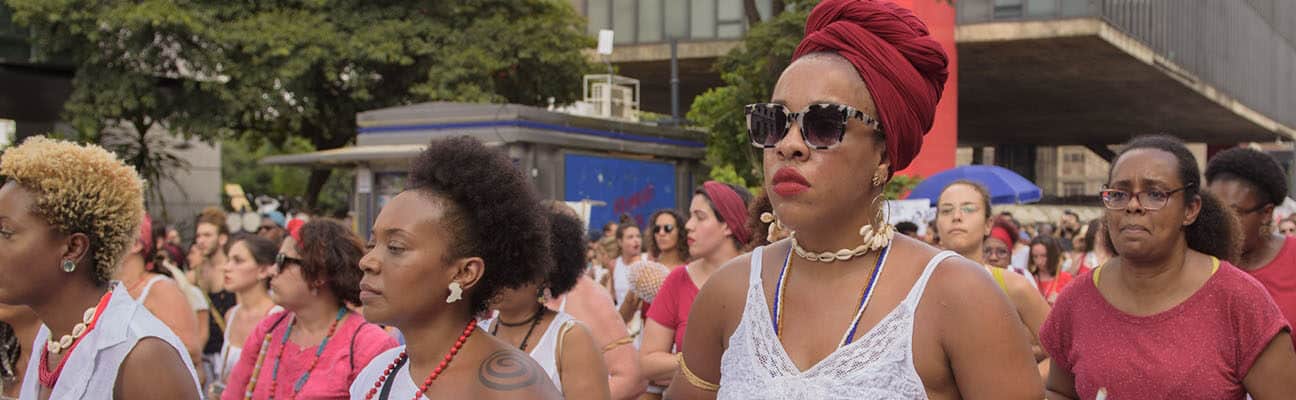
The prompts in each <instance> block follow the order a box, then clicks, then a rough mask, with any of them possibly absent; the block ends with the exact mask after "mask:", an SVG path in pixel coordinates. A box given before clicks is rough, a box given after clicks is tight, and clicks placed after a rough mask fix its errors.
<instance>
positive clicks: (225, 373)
mask: <svg viewBox="0 0 1296 400" xmlns="http://www.w3.org/2000/svg"><path fill="white" fill-rule="evenodd" d="M238 310H239V306H238V305H235V306H234V307H230V309H229V311H226V312H225V320H226V321H230V322H233V321H234V316H235V315H238ZM280 311H283V307H280V306H274V307H270V310H269V311H267V312H266V314H265V315H270V314H274V313H277V312H280ZM248 332H249V333H251V332H252V331H248ZM229 335H230V329H226V330H225V333H224V337H225V341H224V343H222V344H221V352H220V354H221V363H220V364H217V365H215V367H216V376H218V377H220V380H221V383H224V382H225V379H227V378H229V373H230V371H233V370H234V365H235V364H238V360H239V357H241V356H243V342H244V341H246V340H247V338H238V339H237V340H230V336H229ZM231 344H238V346H239V347H234V346H231Z"/></svg>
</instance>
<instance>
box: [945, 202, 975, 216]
mask: <svg viewBox="0 0 1296 400" xmlns="http://www.w3.org/2000/svg"><path fill="white" fill-rule="evenodd" d="M955 209H957V210H959V211H962V212H963V215H972V214H976V213H978V212H981V207H977V206H974V205H971V204H964V205H962V206H960V207H958V208H955V207H954V206H943V207H940V208H938V209H937V210H936V212H938V213H940V215H941V216H946V217H948V216H951V215H954V210H955Z"/></svg>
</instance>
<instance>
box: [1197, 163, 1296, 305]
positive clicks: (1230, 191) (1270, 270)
mask: <svg viewBox="0 0 1296 400" xmlns="http://www.w3.org/2000/svg"><path fill="white" fill-rule="evenodd" d="M1206 182H1207V185H1208V186H1207V187H1208V189H1209V190H1210V192H1211V194H1214V195H1215V196H1216V197H1219V199H1220V201H1221V202H1222V203H1224V204H1225V205H1226V206H1228V207H1231V208H1232V209H1233V212H1234V214H1236V215H1237V218H1238V226H1239V228H1240V229H1241V230H1242V248H1241V251H1240V252H1239V253H1238V255H1237V256H1236V257H1234V258H1233V259H1230V260H1229V262H1231V263H1233V265H1236V266H1237V267H1238V268H1241V269H1242V270H1243V271H1246V272H1247V273H1249V274H1251V276H1252V277H1255V278H1256V280H1258V281H1260V284H1262V285H1264V287H1265V289H1266V290H1268V291H1269V296H1271V297H1273V299H1274V302H1276V303H1278V309H1280V310H1282V312H1283V315H1284V316H1286V317H1287V321H1288V322H1290V321H1296V238H1293V237H1290V236H1285V235H1283V234H1280V233H1278V232H1276V229H1274V228H1275V227H1274V225H1275V224H1274V218H1273V212H1274V208H1275V207H1277V206H1279V205H1281V204H1282V202H1283V200H1285V199H1286V198H1287V174H1286V172H1284V171H1283V169H1282V166H1281V165H1279V164H1278V160H1275V159H1274V158H1273V156H1270V155H1269V154H1266V153H1264V152H1261V151H1257V150H1252V149H1248V148H1235V149H1230V150H1225V151H1223V152H1220V153H1219V154H1216V155H1215V158H1213V159H1211V161H1210V164H1208V165H1207V166H1206Z"/></svg>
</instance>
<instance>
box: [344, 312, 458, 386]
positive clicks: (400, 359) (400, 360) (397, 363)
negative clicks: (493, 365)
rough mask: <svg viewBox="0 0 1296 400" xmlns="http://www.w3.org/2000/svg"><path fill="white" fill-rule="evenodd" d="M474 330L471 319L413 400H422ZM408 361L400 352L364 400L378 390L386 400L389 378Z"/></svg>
mask: <svg viewBox="0 0 1296 400" xmlns="http://www.w3.org/2000/svg"><path fill="white" fill-rule="evenodd" d="M476 329H477V319H476V318H473V319H472V320H469V321H468V325H467V326H465V327H464V331H463V334H462V335H459V340H457V341H455V344H454V346H452V347H450V352H449V353H447V354H446V356H445V359H444V360H441V364H439V365H437V367H436V369H434V370H432V374H430V375H428V377H427V379H424V380H423V385H422V386H419V389H418V391H417V392H414V400H419V399H421V398H423V394H424V393H427V390H428V386H431V385H432V382H433V381H435V380H436V378H437V377H439V376H441V373H442V372H444V371H445V369H446V367H448V366H450V361H453V360H454V357H455V355H458V354H459V350H461V349H463V346H464V343H466V342H467V341H468V337H469V336H472V333H473V330H476ZM408 360H409V353H407V352H404V351H402V352H401V353H400V355H398V356H396V359H395V360H393V361H392V363H391V364H389V365H387V369H386V370H384V371H383V374H382V375H381V376H379V377H378V381H377V382H374V385H373V387H372V388H370V389H369V393H368V394H367V395H365V400H372V399H373V398H374V396H377V395H378V392H379V390H382V391H383V393H384V396H383V399H386V393H387V391H388V390H390V389H391V383H392V379H390V378H391V376H392V374H393V373H395V372H396V370H399V369H400V368H401V367H402V366H403V365H405V362H406V361H408Z"/></svg>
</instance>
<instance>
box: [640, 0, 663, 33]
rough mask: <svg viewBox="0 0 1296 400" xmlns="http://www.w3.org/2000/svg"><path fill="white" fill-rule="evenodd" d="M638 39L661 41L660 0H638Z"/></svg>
mask: <svg viewBox="0 0 1296 400" xmlns="http://www.w3.org/2000/svg"><path fill="white" fill-rule="evenodd" d="M638 39H639V41H640V42H645V43H651V42H660V41H662V39H663V38H662V0H639V38H638Z"/></svg>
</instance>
